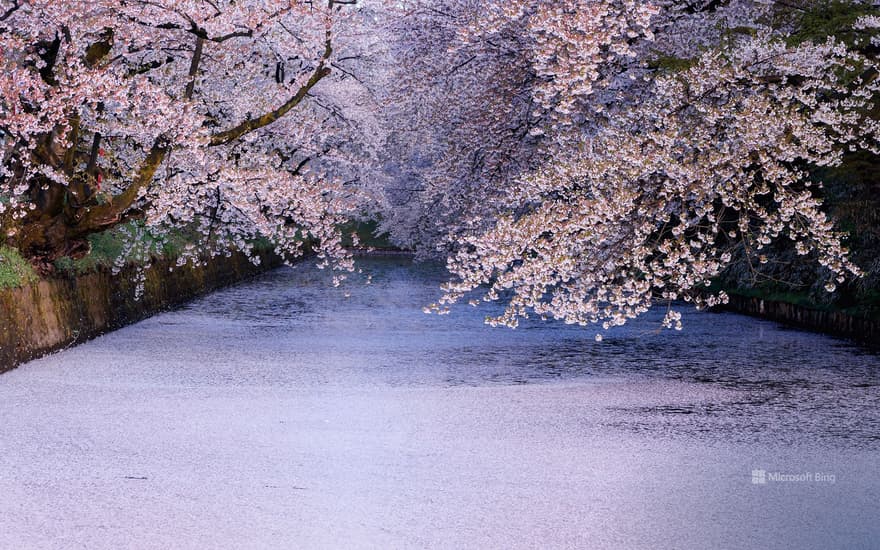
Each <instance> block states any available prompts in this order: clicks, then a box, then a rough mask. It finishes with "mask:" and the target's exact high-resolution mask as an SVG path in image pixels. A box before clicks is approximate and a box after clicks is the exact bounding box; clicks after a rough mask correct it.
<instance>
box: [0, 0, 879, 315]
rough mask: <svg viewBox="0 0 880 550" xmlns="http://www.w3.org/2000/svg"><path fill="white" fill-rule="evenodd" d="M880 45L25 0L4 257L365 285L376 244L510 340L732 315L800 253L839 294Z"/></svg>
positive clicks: (797, 20)
mask: <svg viewBox="0 0 880 550" xmlns="http://www.w3.org/2000/svg"><path fill="white" fill-rule="evenodd" d="M878 30H880V13H878V10H877V9H876V8H874V6H873V4H872V3H870V2H860V1H847V2H841V1H814V0H792V1H786V2H764V1H758V0H720V1H719V0H697V1H676V0H659V1H653V2H651V1H631V0H566V1H563V2H548V1H544V0H504V1H494V0H490V1H481V2H476V1H471V0H407V1H402V2H401V1H394V2H391V1H388V2H386V1H383V0H363V1H361V2H355V1H354V0H346V1H340V0H327V1H325V2H312V1H301V0H284V1H282V0H271V1H266V0H262V1H256V0H253V1H250V0H187V1H171V0H151V1H138V0H128V1H125V2H119V1H109V0H89V1H85V0H72V1H67V2H58V1H56V0H33V1H25V0H11V1H10V0H6V1H3V2H0V65H2V67H3V77H2V81H0V82H2V83H0V147H2V152H0V154H2V172H0V230H2V239H4V240H5V241H6V242H7V243H8V244H10V245H12V246H14V247H16V248H18V249H19V250H20V251H21V252H22V253H23V254H24V255H25V256H27V257H28V258H30V259H32V260H33V261H34V262H35V263H37V264H39V263H41V262H42V263H43V264H45V263H46V262H50V261H51V260H53V259H55V258H57V257H59V256H62V255H77V254H80V255H81V254H84V253H86V252H87V240H86V237H87V236H88V235H90V234H92V233H95V232H97V231H102V230H104V229H106V228H108V227H112V226H114V225H117V224H120V223H123V222H126V221H128V220H132V219H136V220H139V222H140V223H143V224H144V225H145V226H147V227H149V228H150V229H151V231H155V232H156V233H157V234H162V233H167V232H168V231H173V230H186V231H188V232H190V233H191V234H192V235H194V237H193V242H192V246H191V248H190V250H189V252H188V254H190V255H191V256H193V257H196V256H198V255H203V254H220V253H226V252H227V251H228V250H230V249H231V248H236V249H240V250H244V251H245V252H248V251H250V249H251V247H252V242H253V240H254V239H256V238H258V237H265V238H267V239H269V240H270V241H271V242H272V243H273V245H274V246H275V247H276V249H277V251H278V252H279V253H280V254H282V255H284V256H285V257H288V258H290V257H294V256H296V255H298V254H300V253H301V252H302V246H303V243H304V242H312V243H315V246H316V247H317V250H318V252H319V254H321V255H322V256H323V257H325V258H327V259H333V260H334V261H335V262H336V263H335V265H336V267H338V268H341V269H342V270H345V269H351V267H352V264H351V259H350V258H349V257H348V255H347V252H346V251H345V249H344V247H343V246H342V242H343V241H342V239H343V235H342V232H343V228H344V227H347V226H348V225H347V224H346V222H348V221H350V220H353V219H366V218H372V219H381V220H382V222H381V229H382V230H383V231H388V232H389V233H390V234H391V236H392V238H393V239H394V240H395V241H396V242H397V243H399V244H401V245H403V246H407V247H411V248H414V249H416V250H418V251H420V252H421V253H423V254H425V255H439V256H441V257H443V258H446V259H447V261H448V267H449V269H450V272H451V274H452V279H451V280H450V282H449V283H448V284H447V285H445V287H444V292H445V294H444V296H443V297H442V299H441V300H439V301H438V303H437V304H434V305H433V306H432V309H433V310H435V311H439V312H442V311H445V309H446V308H447V307H448V305H449V304H451V303H454V302H456V301H459V300H461V299H465V298H466V299H468V300H470V301H471V302H472V303H474V304H476V303H478V302H479V301H480V300H489V301H492V300H502V301H503V302H504V303H505V304H506V306H507V307H506V310H505V312H504V313H503V314H502V315H501V316H499V317H497V318H493V319H491V320H490V322H493V323H500V324H506V325H511V326H515V325H516V323H517V322H518V319H520V318H522V317H527V316H529V315H538V316H541V317H553V318H558V319H563V320H565V321H566V322H571V323H580V324H590V323H599V324H601V325H603V326H604V327H605V328H608V327H611V326H614V325H618V324H622V323H624V322H625V321H626V320H627V319H629V318H632V317H634V316H637V315H639V314H640V313H642V312H644V311H645V310H646V309H647V308H649V307H651V306H652V305H653V304H654V303H655V302H656V301H658V300H664V301H671V300H675V299H684V300H688V301H693V302H695V303H696V304H697V305H700V306H705V305H713V304H716V303H719V302H723V301H724V300H725V296H724V295H723V293H715V294H713V293H711V292H708V290H707V288H708V285H709V283H710V281H711V280H712V279H713V278H714V277H716V276H717V275H718V274H719V273H720V272H721V271H722V270H723V269H725V268H726V267H727V266H728V265H730V264H731V262H735V261H739V262H745V263H752V264H754V265H760V264H761V263H762V262H766V261H767V247H768V245H770V244H771V243H774V242H777V241H779V240H787V241H790V243H791V245H792V246H794V247H795V248H796V250H797V251H798V253H800V254H803V255H807V256H812V257H814V258H815V260H816V261H817V262H818V263H819V264H821V265H822V266H823V267H824V269H825V275H824V277H825V280H826V282H825V286H826V288H827V290H828V291H829V292H833V291H834V290H835V287H836V285H838V284H840V283H841V282H843V281H845V280H846V279H847V278H851V277H855V276H858V275H859V273H860V269H859V267H858V266H856V265H854V264H853V263H852V262H851V261H850V259H849V257H848V254H847V250H846V247H845V245H844V240H845V236H844V235H843V234H841V233H840V232H839V231H837V230H836V229H835V226H834V223H833V220H830V219H829V218H828V216H827V215H826V214H825V212H824V211H823V209H822V191H821V188H822V183H821V181H818V180H817V178H816V177H815V173H816V170H817V169H818V168H822V167H828V166H835V165H837V164H839V163H840V162H841V161H842V159H843V157H844V155H845V154H849V153H851V152H856V151H861V152H864V153H865V154H868V155H876V154H877V153H878V145H877V139H876V137H877V129H878V124H877V114H878V105H877V101H876V91H877V87H878V86H880V84H878V78H877V77H878V74H880V73H878V68H877V51H878V44H880V42H878V40H880V38H878ZM664 323H665V324H666V325H667V326H670V327H675V328H678V327H680V315H679V314H678V313H677V312H675V311H674V310H672V309H670V311H669V312H668V314H667V316H666V319H665V321H664Z"/></svg>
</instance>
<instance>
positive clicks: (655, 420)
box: [0, 258, 880, 549]
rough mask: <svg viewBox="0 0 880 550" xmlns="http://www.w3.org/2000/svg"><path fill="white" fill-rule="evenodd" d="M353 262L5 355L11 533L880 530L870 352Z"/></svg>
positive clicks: (676, 539) (400, 539)
mask: <svg viewBox="0 0 880 550" xmlns="http://www.w3.org/2000/svg"><path fill="white" fill-rule="evenodd" d="M361 265H362V267H363V268H364V270H365V271H366V272H369V273H371V274H372V283H371V284H370V285H368V286H367V285H363V284H352V285H349V286H348V287H347V288H345V289H332V288H331V287H330V285H329V275H328V274H327V273H325V272H321V271H318V270H315V269H314V268H313V267H312V266H310V265H308V264H304V265H301V266H299V267H297V268H295V269H290V268H284V269H279V270H277V271H274V272H272V273H269V274H267V275H265V276H263V277H261V278H259V279H257V280H254V281H252V282H249V283H246V284H242V285H239V286H237V287H234V288H231V289H228V290H224V291H221V292H217V293H215V294H212V295H210V296H208V297H206V298H204V299H202V300H199V301H196V302H194V303H192V304H190V305H189V306H187V307H185V308H182V309H180V310H177V311H173V312H169V313H165V314H162V315H158V316H156V317H153V318H151V319H149V320H147V321H144V322H142V323H139V324H136V325H134V326H131V327H128V328H126V329H123V330H120V331H117V332H114V333H112V334H109V335H107V336H105V337H102V338H99V339H97V340H95V341H93V342H90V343H88V344H85V345H82V346H79V347H76V348H74V349H70V350H67V351H65V352H62V353H59V354H56V355H53V356H50V357H47V358H45V359H42V360H39V361H34V362H32V363H29V364H27V365H25V366H22V367H21V368H19V369H17V370H15V371H12V372H10V373H8V374H5V375H3V376H0V417H2V422H3V423H2V430H3V431H2V437H0V494H2V495H4V496H3V498H2V499H0V547H2V548H78V547H82V548H121V547H135V548H167V547H173V548H216V547H223V548H340V547H345V548H361V547H362V548H423V547H431V548H436V547H447V548H554V547H564V548H599V549H603V548H626V549H631V548H695V549H696V548H700V549H702V548H756V549H774V548H779V549H783V548H802V549H808V548H816V549H827V548H856V549H858V548H865V549H868V548H878V547H880V521H878V520H880V505H878V502H880V468H878V459H880V357H878V356H877V355H875V354H872V353H870V352H868V351H866V350H864V349H861V348H859V347H857V346H855V345H853V344H850V343H848V342H846V341H842V340H836V339H833V338H829V337H825V336H821V335H818V334H813V333H807V332H801V331H796V330H791V329H787V328H784V327H781V326H779V325H776V324H774V323H770V322H766V321H761V320H756V319H753V318H748V317H744V316H739V315H732V314H714V313H700V312H696V311H692V310H688V309H684V310H683V313H684V315H683V320H684V322H685V330H684V331H682V332H675V331H668V330H662V331H661V330H659V326H660V319H661V318H662V315H663V311H657V312H652V314H650V315H648V316H647V317H646V318H644V319H640V320H639V321H637V322H635V323H633V324H631V325H628V326H625V327H621V328H618V329H615V330H613V331H611V332H610V333H608V334H607V335H606V336H605V339H604V341H603V342H601V343H597V342H596V341H595V340H594V335H595V331H594V330H592V329H589V328H587V329H584V328H581V327H572V326H566V325H564V324H559V323H546V322H545V323H542V322H538V321H535V322H527V323H525V324H524V325H522V326H521V327H520V328H518V329H516V330H510V329H502V328H495V329H493V328H490V327H488V326H486V325H484V324H483V323H482V319H483V317H484V316H486V315H487V314H490V313H492V312H493V310H492V309H490V308H489V307H487V306H480V307H479V308H471V307H469V306H462V307H459V308H456V309H454V310H453V312H452V314H450V315H448V316H435V315H426V314H424V313H422V310H421V308H422V307H423V306H424V305H426V304H428V303H430V302H431V301H433V300H434V299H436V297H437V296H438V289H437V285H438V284H439V282H440V281H441V280H442V277H443V273H442V270H440V269H439V268H438V266H436V265H432V264H412V263H411V262H410V261H409V260H408V259H405V258H369V259H363V260H362V261H361ZM347 293H348V294H350V296H347V295H346V294H347ZM762 481H763V483H761V482H762Z"/></svg>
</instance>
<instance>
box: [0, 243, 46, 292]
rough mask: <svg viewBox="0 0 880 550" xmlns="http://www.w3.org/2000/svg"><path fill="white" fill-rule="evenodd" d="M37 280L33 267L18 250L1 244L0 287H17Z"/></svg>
mask: <svg viewBox="0 0 880 550" xmlns="http://www.w3.org/2000/svg"><path fill="white" fill-rule="evenodd" d="M36 280H37V274H36V273H35V272H34V269H33V267H31V264H30V263H28V261H27V260H25V259H24V258H22V257H21V254H19V253H18V250H16V249H14V248H11V247H9V246H0V289H4V288H17V287H20V286H24V285H26V284H28V283H31V282H33V281H36Z"/></svg>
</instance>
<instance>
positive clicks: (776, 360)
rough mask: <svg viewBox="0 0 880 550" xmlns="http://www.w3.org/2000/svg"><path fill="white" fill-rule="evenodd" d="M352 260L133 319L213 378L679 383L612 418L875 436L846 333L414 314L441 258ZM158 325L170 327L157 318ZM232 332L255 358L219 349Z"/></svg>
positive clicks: (698, 317)
mask: <svg viewBox="0 0 880 550" xmlns="http://www.w3.org/2000/svg"><path fill="white" fill-rule="evenodd" d="M360 264H361V267H362V268H363V269H364V271H365V273H370V274H371V275H372V284H370V285H365V284H363V280H362V279H361V280H360V282H357V281H355V282H352V283H350V284H349V287H348V288H347V289H344V290H333V289H331V288H330V286H329V283H328V280H329V274H328V273H327V272H324V271H319V270H315V269H313V268H312V266H310V265H308V264H306V265H301V266H298V267H296V268H293V269H291V268H283V269H279V270H277V271H274V272H272V273H270V274H268V275H266V276H264V277H261V278H260V279H258V280H256V281H253V282H250V283H246V284H243V285H240V286H237V287H235V288H232V289H228V290H225V291H222V292H218V293H215V294H213V295H211V296H209V297H207V298H205V299H203V300H200V301H198V302H195V303H193V304H191V305H189V306H187V307H185V308H183V309H182V310H179V311H177V312H175V313H173V314H171V315H165V316H163V317H161V318H157V319H156V320H151V321H148V322H146V323H143V324H141V325H138V327H139V329H140V330H145V331H150V332H151V333H152V335H151V338H153V339H155V338H165V339H167V340H168V346H169V347H170V348H171V349H177V350H178V352H179V353H181V354H183V356H184V357H183V358H184V359H185V356H186V354H187V353H193V354H197V355H198V357H199V358H203V356H204V355H205V354H206V353H209V354H211V356H212V358H213V359H212V360H211V361H210V362H209V363H207V364H209V365H210V367H207V368H208V370H209V372H211V373H213V372H215V371H217V370H218V369H220V370H222V369H224V368H227V367H228V370H229V372H228V373H227V375H228V376H227V377H226V378H224V379H225V380H229V377H232V378H236V377H241V380H240V382H241V383H256V384H272V385H278V386H284V385H296V386H303V385H305V386H308V385H352V386H357V385H379V386H423V385H428V386H457V385H469V386H481V385H492V384H503V385H507V384H536V383H541V384H544V383H554V382H563V383H564V382H574V381H585V380H593V381H597V382H603V381H629V382H634V381H635V382H638V381H678V382H682V383H687V384H689V385H690V384H693V385H696V386H697V389H696V390H694V391H690V392H687V393H685V394H683V395H682V394H675V395H670V396H669V398H668V402H667V401H664V396H663V395H660V396H654V401H655V402H654V403H652V404H650V405H649V406H642V405H640V404H634V405H633V406H631V407H628V406H615V407H613V408H612V409H611V410H612V411H613V412H614V414H613V418H614V420H613V421H612V422H611V425H612V426H610V427H614V428H617V429H624V430H636V431H643V430H650V431H652V432H653V433H655V434H665V435H668V436H670V437H675V436H682V435H685V436H691V437H702V438H717V439H721V440H725V441H731V440H732V441H764V440H767V441H772V442H776V443H779V442H786V441H800V440H807V439H808V440H809V442H810V443H811V444H814V445H823V444H825V445H847V446H854V447H865V446H867V447H872V448H873V447H880V407H878V406H877V404H878V403H880V357H878V355H877V354H875V353H872V352H870V351H868V350H866V349H863V348H860V347H859V346H857V345H855V344H852V343H850V342H847V341H843V340H838V339H834V338H831V337H827V336H823V335H819V334H815V333H809V332H804V331H799V330H793V329H789V328H785V327H782V326H780V325H777V324H775V323H772V322H767V321H761V320H757V319H754V318H750V317H745V316H740V315H735V314H728V313H705V312H698V311H695V310H693V309H686V310H685V311H684V312H683V322H684V325H685V330H684V331H682V332H676V331H670V330H660V329H659V327H660V320H661V317H662V312H661V311H653V312H650V313H649V314H648V315H646V316H644V317H643V318H641V319H638V320H637V321H635V322H632V323H630V324H628V325H626V326H624V327H618V328H616V329H613V330H612V331H610V333H608V334H607V335H606V337H605V339H604V341H603V342H601V343H597V342H595V341H594V339H593V336H594V334H595V331H594V330H593V329H591V328H589V327H588V328H583V327H577V326H570V325H565V324H563V323H558V322H541V321H537V320H535V321H531V320H530V321H526V322H524V323H523V324H522V325H521V326H520V327H519V328H517V329H515V330H511V329H507V328H492V327H489V326H487V325H485V324H483V322H482V320H483V318H484V317H485V316H486V315H490V314H495V313H496V310H497V307H498V306H495V305H486V304H484V305H481V306H480V307H478V308H473V307H470V306H467V305H463V306H460V307H457V308H455V309H453V312H452V313H451V314H450V315H447V316H436V315H426V314H424V313H423V312H422V310H421V308H422V307H423V306H424V305H425V304H428V303H430V302H432V301H433V300H435V299H436V298H437V295H438V288H437V287H438V285H439V283H440V282H441V281H442V280H443V275H444V273H443V270H442V269H441V267H440V266H438V265H435V264H413V263H412V262H411V261H410V260H409V259H406V258H364V259H361V260H360ZM346 293H350V296H346ZM157 325H179V326H178V330H169V331H165V332H162V331H157V329H158V328H159V327H158V326H157ZM203 330H210V331H212V333H213V332H215V331H217V330H220V331H223V333H224V338H223V339H222V342H223V343H224V344H222V345H221V346H220V348H219V349H214V350H203V349H199V348H192V347H190V346H188V342H187V338H189V337H195V338H198V333H199V332H200V331H203ZM153 343H155V342H153ZM242 343H244V345H246V346H247V347H248V348H249V349H250V353H251V354H252V357H253V359H254V360H255V361H256V363H258V364H261V365H262V367H261V368H259V369H240V368H238V366H237V365H233V364H229V365H226V364H225V363H224V357H227V356H234V355H235V352H236V350H237V349H238V348H239V347H240V346H241V345H243V344H242ZM224 346H228V349H224ZM148 348H149V347H148ZM134 351H135V352H136V350H134ZM227 351H228V352H229V354H230V355H227ZM145 352H146V353H149V349H145ZM267 365H271V366H272V368H267ZM203 374H205V376H207V375H208V374H207V373H203ZM172 375H173V376H175V377H179V376H191V377H196V378H197V377H199V376H200V373H199V371H187V372H181V371H177V372H174V373H172ZM707 396H709V398H710V400H706V399H707ZM656 401H659V402H656Z"/></svg>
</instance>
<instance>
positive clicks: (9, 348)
mask: <svg viewBox="0 0 880 550" xmlns="http://www.w3.org/2000/svg"><path fill="white" fill-rule="evenodd" d="M171 265H172V262H169V261H160V262H157V263H156V265H154V266H153V267H152V268H151V269H149V270H147V272H146V284H145V287H144V294H143V296H142V297H141V298H140V299H139V300H136V299H135V288H134V287H135V282H134V281H135V277H134V270H133V269H128V270H123V271H122V272H121V273H119V274H117V275H112V274H110V273H109V272H106V271H102V272H97V273H90V274H88V275H81V276H78V277H73V278H53V279H44V280H40V281H39V282H36V283H33V284H31V285H28V286H25V287H21V288H14V289H5V290H0V372H3V371H6V370H9V369H12V368H14V367H16V366H17V365H20V364H21V363H24V362H25V361H29V360H31V359H36V358H37V357H40V356H42V355H45V354H47V353H49V352H52V351H55V350H58V349H61V348H64V347H67V346H70V345H73V344H78V343H81V342H85V341H86V340H90V339H92V338H94V337H96V336H99V335H101V334H104V333H106V332H109V331H111V330H115V329H118V328H120V327H123V326H125V325H128V324H131V323H134V322H136V321H139V320H141V319H144V318H145V317H149V316H150V315H153V314H155V313H158V312H160V311H162V310H166V309H170V308H173V307H175V306H178V305H180V304H182V303H184V302H187V301H189V300H191V299H193V298H195V297H196V296H199V295H202V294H205V293H207V292H210V291H212V290H215V289H217V288H220V287H223V286H227V285H230V284H232V283H235V282H238V281H241V280H243V279H247V278H249V277H252V276H254V275H256V274H258V273H261V272H263V271H266V270H267V269H269V268H272V267H277V266H278V265H280V261H279V260H278V259H277V258H276V257H274V256H271V255H269V254H265V255H263V256H262V263H261V264H260V265H259V266H255V265H254V264H252V263H251V262H250V261H249V260H248V259H247V258H246V257H245V256H244V255H243V254H234V255H232V256H231V257H229V258H223V257H220V258H215V259H213V260H211V261H210V262H209V263H208V264H207V265H206V266H201V267H191V266H184V267H180V268H174V270H172V271H169V267H170V266H171Z"/></svg>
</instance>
